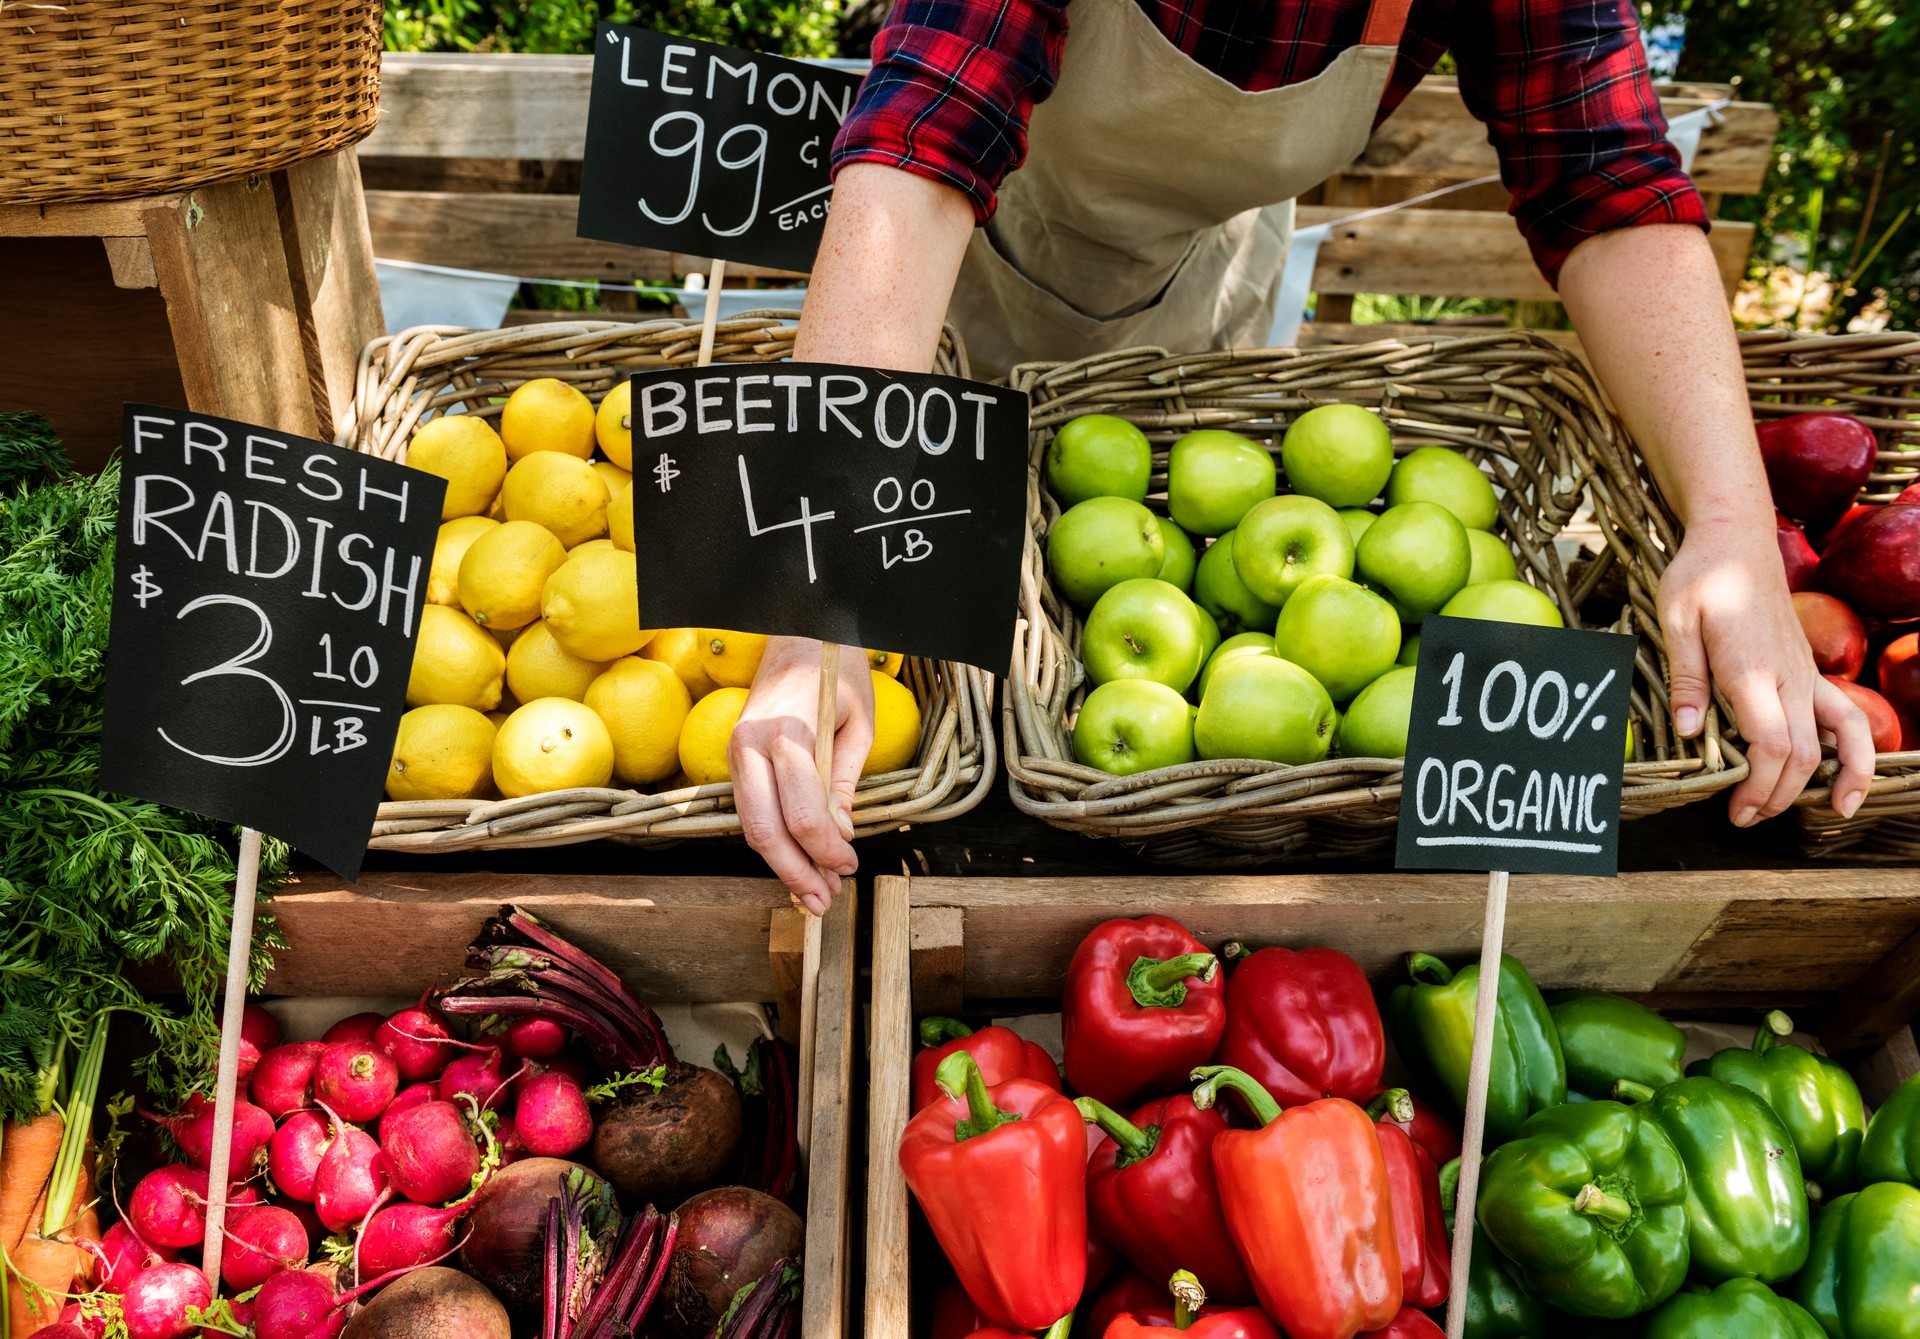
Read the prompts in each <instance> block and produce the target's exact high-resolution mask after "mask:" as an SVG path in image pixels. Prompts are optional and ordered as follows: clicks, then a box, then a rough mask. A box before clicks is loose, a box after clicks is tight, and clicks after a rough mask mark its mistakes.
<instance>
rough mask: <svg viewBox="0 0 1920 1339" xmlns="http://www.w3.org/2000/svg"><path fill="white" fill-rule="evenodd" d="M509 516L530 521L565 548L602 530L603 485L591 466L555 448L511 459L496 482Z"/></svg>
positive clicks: (604, 524) (604, 518)
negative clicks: (501, 481)
mask: <svg viewBox="0 0 1920 1339" xmlns="http://www.w3.org/2000/svg"><path fill="white" fill-rule="evenodd" d="M500 497H501V500H502V502H503V503H504V504H505V505H506V509H507V519H508V520H509V521H532V522H534V523H535V524H536V525H544V526H545V527H547V529H549V530H551V531H553V535H554V538H555V539H558V540H559V541H560V542H561V543H562V544H564V545H565V546H566V547H568V548H572V547H573V546H574V545H575V544H584V543H586V542H587V541H588V540H589V539H597V538H599V537H600V536H601V535H604V534H606V533H607V486H606V485H605V484H603V483H601V482H600V476H599V475H597V474H595V473H594V472H593V466H591V465H589V464H587V462H586V461H584V460H579V459H576V458H575V457H573V456H563V455H561V454H560V453H559V452H557V451H536V452H534V453H533V454H532V455H530V456H528V457H527V458H526V459H524V460H519V461H516V462H514V466H513V468H512V469H510V470H508V471H507V481H506V482H505V483H504V484H502V485H501V486H500Z"/></svg>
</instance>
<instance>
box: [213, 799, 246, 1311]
mask: <svg viewBox="0 0 1920 1339" xmlns="http://www.w3.org/2000/svg"><path fill="white" fill-rule="evenodd" d="M259 886H260V834H259V833H258V832H257V831H255V830H254V829H253V828H241V829H240V855H239V863H238V865H237V866H236V867H235V870H234V880H233V928H232V933H231V934H230V935H229V937H228V940H227V998H226V1007H225V1011H224V1012H223V1013H222V1014H221V1017H220V1061H219V1065H218V1067H217V1068H216V1069H215V1071H214V1087H213V1150H212V1153H211V1154H210V1155H209V1158H208V1166H207V1240H206V1249H205V1253H204V1254H203V1256H202V1265H201V1271H202V1272H203V1273H204V1274H205V1275H206V1276H207V1282H208V1283H209V1284H211V1285H212V1286H213V1294H214V1296H216V1297H218V1296H219V1295H220V1256H221V1255H222V1253H223V1251H224V1248H225V1246H226V1226H227V1180H228V1177H229V1176H230V1175H231V1174H232V1168H231V1167H230V1166H229V1165H228V1164H229V1162H230V1160H231V1158H232V1156H233V1103H234V1100H235V1097H236V1095H237V1094H236V1091H235V1090H236V1089H238V1088H239V1086H240V1024H241V1022H242V1021H243V1019H244V1018H245V1016H246V1008H247V964H248V963H249V962H250V961H252V958H253V899H254V894H255V892H256V891H258V889H259Z"/></svg>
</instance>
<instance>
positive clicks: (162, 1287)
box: [120, 1264, 213, 1339]
mask: <svg viewBox="0 0 1920 1339" xmlns="http://www.w3.org/2000/svg"><path fill="white" fill-rule="evenodd" d="M212 1301H213V1289H212V1288H210V1287H208V1286H207V1276H206V1275H205V1274H202V1273H201V1272H200V1271H199V1270H197V1269H195V1268H194V1267H193V1266H192V1265H181V1264H165V1265H155V1266H154V1267H153V1268H151V1269H143V1270H141V1271H140V1273H139V1274H138V1275H137V1276H135V1278H134V1280H133V1282H131V1283H129V1284H128V1285H127V1290H126V1292H124V1293H123V1294H121V1297H120V1318H121V1319H122V1320H123V1321H125V1322H126V1326H127V1339H185V1336H187V1335H190V1334H192V1333H193V1332H194V1326H192V1325H190V1324H189V1323H188V1322H187V1308H189V1307H196V1306H206V1305H208V1304H209V1303H211V1302H212Z"/></svg>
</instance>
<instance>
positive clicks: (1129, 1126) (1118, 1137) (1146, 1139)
mask: <svg viewBox="0 0 1920 1339" xmlns="http://www.w3.org/2000/svg"><path fill="white" fill-rule="evenodd" d="M1073 1104H1074V1105H1075V1106H1076V1107H1079V1108H1080V1114H1081V1116H1083V1117H1084V1118H1085V1119H1087V1120H1088V1121H1090V1122H1092V1123H1093V1124H1095V1125H1098V1126H1099V1127H1100V1129H1101V1131H1102V1133H1104V1134H1105V1135H1106V1136H1107V1138H1109V1139H1111V1140H1113V1142H1114V1143H1116V1144H1118V1145H1119V1146H1120V1157H1119V1160H1118V1161H1117V1162H1115V1164H1114V1166H1115V1167H1116V1168H1119V1167H1130V1166H1132V1165H1133V1164H1134V1163H1136V1162H1139V1161H1140V1160H1141V1159H1142V1158H1147V1157H1151V1156H1153V1150H1154V1149H1156V1148H1158V1147H1159V1145H1160V1127H1159V1126H1158V1125H1149V1126H1148V1127H1147V1128H1146V1129H1144V1130H1143V1129H1141V1128H1140V1127H1139V1126H1138V1125H1135V1124H1134V1123H1133V1122H1132V1121H1130V1120H1128V1119H1127V1118H1126V1117H1125V1116H1122V1115H1121V1114H1120V1113H1119V1112H1117V1111H1115V1110H1114V1109H1113V1108H1112V1107H1110V1106H1108V1105H1107V1104H1106V1103H1105V1102H1102V1101H1099V1100H1098V1099H1096V1098H1092V1097H1076V1098H1074V1099H1073Z"/></svg>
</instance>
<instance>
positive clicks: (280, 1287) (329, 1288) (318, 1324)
mask: <svg viewBox="0 0 1920 1339" xmlns="http://www.w3.org/2000/svg"><path fill="white" fill-rule="evenodd" d="M346 1323H347V1318H346V1315H345V1314H344V1313H343V1312H341V1311H339V1310H337V1309H335V1307H334V1293H333V1280H332V1279H331V1278H329V1277H328V1276H327V1275H325V1274H322V1273H320V1272H319V1271H318V1270H312V1269H283V1270H281V1271H280V1272H279V1273H278V1274H275V1275H274V1276H273V1277H272V1278H270V1279H268V1280H267V1281H266V1282H265V1283H263V1284H261V1285H260V1291H259V1293H257V1294H256V1295H255V1296H254V1299H253V1332H254V1335H255V1339H329V1336H332V1335H336V1334H338V1333H340V1331H341V1330H342V1329H344V1328H345V1326H346Z"/></svg>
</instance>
